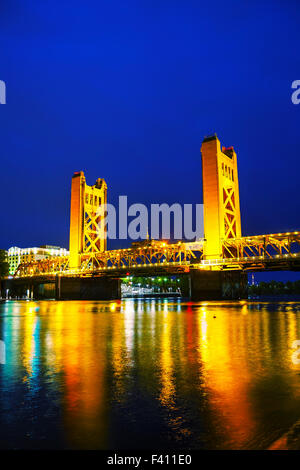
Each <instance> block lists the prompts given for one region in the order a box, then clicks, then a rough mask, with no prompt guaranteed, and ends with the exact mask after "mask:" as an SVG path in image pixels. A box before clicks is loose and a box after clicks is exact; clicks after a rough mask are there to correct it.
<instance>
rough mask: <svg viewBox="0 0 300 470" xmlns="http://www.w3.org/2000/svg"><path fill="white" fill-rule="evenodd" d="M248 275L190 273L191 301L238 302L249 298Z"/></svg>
mask: <svg viewBox="0 0 300 470" xmlns="http://www.w3.org/2000/svg"><path fill="white" fill-rule="evenodd" d="M247 285H248V280H247V274H246V273H244V272H241V271H201V270H193V271H191V273H190V297H191V300H195V301H197V300H238V299H246V298H247Z"/></svg>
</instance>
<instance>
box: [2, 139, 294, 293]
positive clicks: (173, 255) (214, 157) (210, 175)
mask: <svg viewBox="0 0 300 470" xmlns="http://www.w3.org/2000/svg"><path fill="white" fill-rule="evenodd" d="M201 153H202V178H203V204H204V238H202V239H200V240H197V241H195V242H185V241H178V242H175V243H169V242H168V241H166V240H143V241H141V242H135V243H133V244H132V246H131V247H129V248H123V249H117V250H107V233H106V226H105V224H104V216H103V214H104V213H105V209H106V204H107V185H106V183H105V181H104V179H101V178H98V179H97V181H96V183H95V185H94V186H88V185H87V184H86V181H85V176H84V173H83V172H82V171H81V172H76V173H74V175H73V178H72V187H71V211H70V255H69V257H51V258H49V259H47V260H41V261H35V262H31V263H28V264H21V265H19V267H18V269H17V271H16V273H15V276H14V279H7V280H6V281H5V282H4V287H2V289H4V291H5V292H7V291H10V292H11V295H14V294H15V295H20V293H21V292H24V289H26V292H29V295H30V296H33V297H39V296H46V297H47V295H49V294H47V292H48V291H49V292H50V291H51V289H52V291H51V292H52V296H53V295H55V297H56V298H87V299H106V298H118V297H119V296H120V279H121V278H122V277H124V276H126V275H129V274H130V275H138V276H153V275H160V274H161V273H165V274H175V273H176V274H177V275H183V276H188V277H189V280H190V282H189V292H187V293H186V295H188V296H190V297H191V298H193V299H218V298H240V297H245V296H246V288H247V272H249V271H266V270H300V232H288V233H276V234H265V235H256V236H242V230H241V215H240V200H239V184H238V170H237V155H236V153H235V151H234V149H233V147H230V148H225V147H222V148H221V144H220V141H219V139H218V138H217V137H216V136H210V137H207V138H205V139H204V140H203V142H202V147H201ZM99 207H101V208H102V211H99ZM101 214H102V215H101ZM41 286H44V291H43V292H44V294H41V290H43V289H40V287H41ZM45 286H48V288H47V287H46V289H45ZM49 286H50V287H49ZM49 289H50V290H49ZM45 291H46V293H45ZM5 292H2V295H3V294H4V295H5Z"/></svg>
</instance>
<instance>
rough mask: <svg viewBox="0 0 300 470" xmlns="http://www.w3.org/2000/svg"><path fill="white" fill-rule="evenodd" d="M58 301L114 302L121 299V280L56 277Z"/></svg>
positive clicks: (56, 296)
mask: <svg viewBox="0 0 300 470" xmlns="http://www.w3.org/2000/svg"><path fill="white" fill-rule="evenodd" d="M55 298H56V300H114V299H120V298H121V280H120V279H115V278H110V277H81V278H78V277H69V276H65V277H58V276H57V277H56V282H55Z"/></svg>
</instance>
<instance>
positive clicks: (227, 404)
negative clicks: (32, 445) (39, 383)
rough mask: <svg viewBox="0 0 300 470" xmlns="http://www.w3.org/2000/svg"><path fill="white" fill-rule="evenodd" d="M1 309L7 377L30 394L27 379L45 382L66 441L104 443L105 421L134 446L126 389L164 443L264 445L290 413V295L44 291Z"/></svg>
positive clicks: (297, 389)
mask: <svg viewBox="0 0 300 470" xmlns="http://www.w3.org/2000/svg"><path fill="white" fill-rule="evenodd" d="M5 309H6V310H4V313H3V315H4V316H3V317H2V318H1V324H2V331H3V333H4V335H5V339H6V341H8V342H9V341H10V340H11V341H12V347H11V350H10V351H11V352H10V354H11V356H10V357H8V361H7V364H6V365H5V366H4V369H3V370H4V374H6V380H8V381H9V380H11V379H12V377H14V376H15V377H17V376H20V379H22V381H23V383H25V384H26V387H28V390H29V391H31V392H32V391H34V388H35V387H36V385H35V381H34V379H35V378H37V377H40V378H43V379H44V380H46V381H48V382H50V383H51V386H52V387H53V388H54V390H55V392H56V394H57V397H58V401H59V407H60V409H61V412H62V422H61V423H60V424H59V426H60V427H61V428H62V430H63V434H64V438H65V445H66V446H67V447H75V448H109V447H113V445H114V444H113V442H115V440H114V438H113V437H112V435H116V434H118V427H117V426H118V425H117V424H114V420H116V423H119V422H123V423H124V422H125V429H126V430H127V432H128V436H129V437H128V439H130V433H131V432H132V433H133V435H132V439H133V440H132V447H134V431H133V429H136V428H134V425H133V424H132V426H133V428H132V429H131V424H130V423H134V422H135V423H136V421H137V419H138V417H139V414H138V413H139V410H135V409H134V403H135V402H134V400H135V399H139V396H137V397H134V394H135V393H137V392H136V390H141V391H142V394H143V395H144V396H145V397H146V398H145V400H146V405H144V406H145V409H144V410H143V413H145V414H146V417H147V419H148V420H150V421H151V416H152V414H156V421H155V422H156V423H157V422H159V421H160V420H161V421H162V422H163V426H164V427H163V428H162V429H164V431H162V439H165V440H166V441H165V444H166V445H167V443H168V442H167V439H171V442H173V440H174V442H175V441H176V442H178V441H180V440H182V439H186V441H184V442H185V443H188V444H189V445H190V446H191V447H196V448H197V447H198V446H199V447H201V446H202V447H203V446H204V447H209V448H217V447H219V448H247V447H256V448H257V447H260V446H263V447H264V446H267V444H268V443H271V442H272V439H273V438H275V437H277V434H279V433H280V432H281V431H283V430H285V428H286V426H288V425H290V424H293V422H294V421H296V420H297V419H299V418H300V380H299V372H300V366H299V365H297V364H293V362H292V361H291V354H292V352H293V351H292V349H291V346H292V343H293V341H295V340H297V339H300V323H299V319H300V305H299V304H295V303H294V304H293V303H285V304H282V305H280V304H278V306H277V307H276V308H271V307H270V305H268V304H263V303H261V304H259V305H256V304H251V303H247V302H240V303H239V302H236V303H234V302H232V303H223V304H222V303H213V302H206V303H198V304H195V303H194V304H193V303H182V302H180V301H177V300H175V301H174V302H170V301H169V302H168V301H166V300H159V301H158V300H149V301H141V300H140V301H131V300H126V301H120V302H118V301H116V302H84V301H82V302H80V301H72V302H54V301H49V302H46V301H43V302H39V303H36V302H14V303H11V304H9V303H6V304H5ZM48 382H47V383H48ZM1 385H2V383H1V384H0V386H1ZM132 397H133V398H132ZM33 399H34V398H33ZM0 400H1V398H0ZM147 400H148V401H147ZM132 402H133V405H132ZM147 406H148V407H149V408H148V409H147ZM136 413H137V415H136ZM272 417H273V418H274V420H275V422H274V423H272V419H271V418H272ZM268 420H269V421H270V422H268ZM201 423H202V424H201ZM114 426H116V428H115V427H114ZM166 427H167V429H168V433H169V434H168V436H167V435H166V434H163V433H166V431H165V429H166ZM160 431H161V429H157V431H156V430H155V427H154V428H153V433H155V432H160ZM140 432H141V434H142V433H143V422H141V423H140ZM170 435H171V438H170ZM147 439H149V436H148V437H147ZM269 441H270V442H269ZM162 445H164V443H163V441H162Z"/></svg>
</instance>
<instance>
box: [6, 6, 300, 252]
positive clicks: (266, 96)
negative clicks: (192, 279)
mask: <svg viewBox="0 0 300 470" xmlns="http://www.w3.org/2000/svg"><path fill="white" fill-rule="evenodd" d="M299 19H300V4H299V2H296V1H293V0H290V1H285V2H283V1H280V0H272V1H271V0H270V1H252V2H250V1H249V2H247V1H246V2H236V1H227V2H224V1H215V2H212V3H211V4H210V5H207V4H205V3H204V2H196V1H191V2H183V1H178V2H170V1H162V2H158V1H153V2H151V4H149V5H147V4H145V3H143V2H142V3H141V2H132V1H129V2H126V3H124V2H120V1H115V2H109V3H104V2H96V1H91V2H88V3H85V2H78V1H74V2H72V3H71V2H69V1H61V2H59V3H58V2H57V3H53V2H49V1H45V2H34V1H31V0H27V1H26V2H17V1H16V0H10V1H8V0H4V1H3V2H1V15H0V47H1V68H0V80H3V81H4V82H5V84H6V104H5V105H0V135H1V169H2V171H1V186H0V191H1V201H2V214H1V222H0V227H1V230H0V248H5V249H7V248H8V247H10V246H20V247H27V246H40V245H45V244H51V245H57V246H63V247H66V248H67V247H68V239H69V209H70V207H69V205H70V189H71V178H72V175H73V173H74V171H79V170H83V171H84V172H85V174H86V177H87V183H88V184H93V183H94V182H95V181H96V178H98V177H102V178H104V179H105V180H106V182H107V184H108V201H109V202H112V203H113V204H115V203H116V201H117V198H118V196H119V195H127V196H128V200H129V202H130V203H133V202H140V203H144V204H147V205H148V204H151V203H163V202H166V203H169V204H171V203H174V202H180V203H192V204H196V203H202V174H201V155H200V146H201V142H202V140H203V138H204V136H206V135H210V134H213V133H216V134H217V135H218V137H219V139H220V141H221V144H222V145H225V146H233V147H234V148H235V150H236V152H237V156H238V170H239V182H240V199H241V215H242V231H243V234H244V235H245V234H259V233H273V232H283V231H291V230H297V229H300V216H299V214H300V198H299V173H300V158H299V148H300V132H299V129H300V105H294V104H293V103H292V101H291V94H292V89H291V85H292V82H293V81H294V80H297V79H300V57H299V49H300V36H299Z"/></svg>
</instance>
